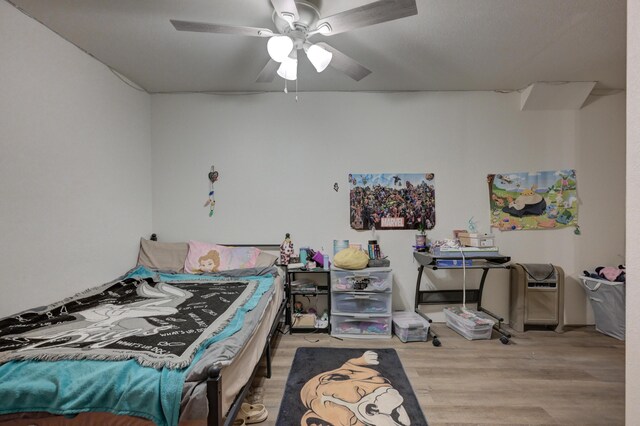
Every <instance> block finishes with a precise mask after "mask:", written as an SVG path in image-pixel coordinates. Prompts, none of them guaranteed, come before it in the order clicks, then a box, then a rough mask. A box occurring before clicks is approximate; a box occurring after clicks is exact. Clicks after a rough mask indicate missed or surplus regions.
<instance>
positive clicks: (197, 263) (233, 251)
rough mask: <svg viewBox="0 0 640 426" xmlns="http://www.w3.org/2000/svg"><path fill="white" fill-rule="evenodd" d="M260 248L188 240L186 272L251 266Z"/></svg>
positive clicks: (195, 272) (200, 272)
mask: <svg viewBox="0 0 640 426" xmlns="http://www.w3.org/2000/svg"><path fill="white" fill-rule="evenodd" d="M259 254H260V250H259V249H257V248H255V247H225V246H220V245H217V244H209V243H203V242H199V241H189V253H188V254H187V259H186V260H185V263H184V270H185V272H186V273H188V274H202V273H203V272H219V271H228V270H230V269H243V268H253V267H255V266H256V262H257V260H258V255H259Z"/></svg>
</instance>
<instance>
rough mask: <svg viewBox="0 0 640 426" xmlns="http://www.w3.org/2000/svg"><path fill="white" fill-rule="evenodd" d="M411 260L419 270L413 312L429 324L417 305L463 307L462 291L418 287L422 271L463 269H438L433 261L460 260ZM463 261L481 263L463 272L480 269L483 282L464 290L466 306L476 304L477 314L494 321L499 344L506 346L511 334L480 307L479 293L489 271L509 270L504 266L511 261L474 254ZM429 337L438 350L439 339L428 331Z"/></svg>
mask: <svg viewBox="0 0 640 426" xmlns="http://www.w3.org/2000/svg"><path fill="white" fill-rule="evenodd" d="M413 257H414V258H415V259H416V260H417V261H418V263H419V264H420V266H419V267H418V280H417V282H416V297H415V305H414V309H415V312H416V313H417V314H418V315H420V316H421V317H423V318H424V319H426V320H427V321H429V322H431V319H430V318H429V317H428V316H427V315H426V314H424V313H423V312H421V311H420V309H419V308H420V305H442V304H448V303H462V290H420V283H421V282H422V273H423V272H424V268H425V267H427V268H429V269H431V270H434V271H435V270H437V269H457V270H460V269H462V266H437V264H436V260H440V259H447V260H463V257H462V256H435V255H432V254H429V253H422V252H414V253H413ZM464 259H466V260H479V261H482V264H480V265H472V266H467V267H466V269H482V278H481V279H480V286H479V287H478V289H471V290H466V292H465V293H466V300H467V302H469V303H476V304H477V306H478V307H477V310H478V311H480V312H484V313H485V314H487V315H489V316H491V317H493V318H495V319H496V320H497V321H498V323H497V324H494V326H493V329H494V330H496V331H497V332H498V333H500V335H501V336H500V341H501V342H502V343H504V344H505V345H506V344H507V343H509V339H510V338H511V334H509V333H508V332H507V331H506V330H504V329H503V328H502V323H503V322H504V318H502V317H501V316H499V315H496V314H494V313H493V312H491V311H489V310H488V309H485V308H483V307H482V292H483V291H484V284H485V281H486V279H487V274H488V273H489V269H509V268H510V266H509V265H508V264H507V263H508V262H509V261H510V260H511V258H510V257H508V256H482V255H477V254H469V255H465V257H464ZM429 334H430V335H431V337H432V339H433V340H432V343H433V346H440V340H439V339H438V336H437V335H436V334H435V333H434V332H433V330H432V329H431V327H429Z"/></svg>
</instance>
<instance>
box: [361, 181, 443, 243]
mask: <svg viewBox="0 0 640 426" xmlns="http://www.w3.org/2000/svg"><path fill="white" fill-rule="evenodd" d="M434 182H435V179H434V176H433V173H424V174H422V173H381V174H350V175H349V184H350V188H351V190H350V206H351V219H350V223H351V227H352V228H353V229H371V228H373V227H375V228H376V229H420V230H428V229H432V228H433V227H434V226H435V224H436V204H435V191H434Z"/></svg>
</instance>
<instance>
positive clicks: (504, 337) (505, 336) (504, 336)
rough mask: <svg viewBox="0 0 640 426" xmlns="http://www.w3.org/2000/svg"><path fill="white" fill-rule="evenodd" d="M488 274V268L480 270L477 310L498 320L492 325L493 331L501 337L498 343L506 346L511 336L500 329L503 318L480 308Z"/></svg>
mask: <svg viewBox="0 0 640 426" xmlns="http://www.w3.org/2000/svg"><path fill="white" fill-rule="evenodd" d="M488 272H489V268H482V278H481V279H480V287H479V289H478V310H479V311H481V312H484V313H485V314H487V315H489V316H492V317H493V318H495V319H496V320H498V324H494V326H493V329H494V330H495V331H497V332H498V333H500V334H501V335H502V336H501V337H500V341H501V342H502V343H504V344H505V345H506V344H507V343H509V339H510V338H511V334H509V333H508V332H506V331H505V330H503V329H502V323H503V322H504V318H502V317H501V316H498V315H496V314H494V313H493V312H491V311H490V310H488V309H485V308H483V307H482V292H483V291H484V282H485V280H486V279H487V273H488Z"/></svg>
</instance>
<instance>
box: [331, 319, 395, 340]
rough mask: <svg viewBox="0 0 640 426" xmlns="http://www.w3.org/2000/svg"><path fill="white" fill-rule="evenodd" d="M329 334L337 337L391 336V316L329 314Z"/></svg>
mask: <svg viewBox="0 0 640 426" xmlns="http://www.w3.org/2000/svg"><path fill="white" fill-rule="evenodd" d="M331 335H332V336H337V337H366V338H374V337H391V317H390V316H386V317H376V316H374V315H348V316H347V315H336V314H332V315H331Z"/></svg>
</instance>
